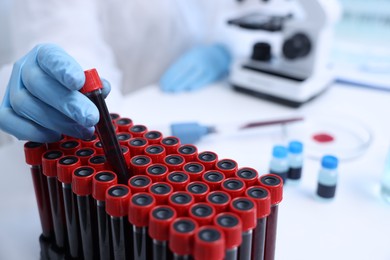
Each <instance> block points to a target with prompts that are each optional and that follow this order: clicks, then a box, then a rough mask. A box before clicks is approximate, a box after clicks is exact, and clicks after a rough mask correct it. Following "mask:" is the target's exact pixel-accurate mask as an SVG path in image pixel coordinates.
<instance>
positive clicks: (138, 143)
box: [129, 137, 147, 146]
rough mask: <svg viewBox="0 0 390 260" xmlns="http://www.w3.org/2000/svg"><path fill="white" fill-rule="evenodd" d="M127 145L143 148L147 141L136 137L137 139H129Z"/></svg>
mask: <svg viewBox="0 0 390 260" xmlns="http://www.w3.org/2000/svg"><path fill="white" fill-rule="evenodd" d="M129 143H130V145H131V146H143V145H145V144H146V143H147V141H146V140H145V139H144V138H141V137H137V138H134V139H131V140H130V141H129Z"/></svg>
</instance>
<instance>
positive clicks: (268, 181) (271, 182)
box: [260, 176, 280, 186]
mask: <svg viewBox="0 0 390 260" xmlns="http://www.w3.org/2000/svg"><path fill="white" fill-rule="evenodd" d="M260 182H261V183H263V184H265V185H268V186H277V185H279V184H280V179H279V178H277V177H275V176H263V177H261V178H260Z"/></svg>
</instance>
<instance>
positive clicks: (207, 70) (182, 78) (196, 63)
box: [160, 44, 231, 92]
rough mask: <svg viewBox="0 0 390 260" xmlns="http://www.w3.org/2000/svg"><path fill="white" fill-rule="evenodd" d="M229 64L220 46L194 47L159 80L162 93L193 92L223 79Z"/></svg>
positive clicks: (225, 50) (226, 52) (228, 56)
mask: <svg viewBox="0 0 390 260" xmlns="http://www.w3.org/2000/svg"><path fill="white" fill-rule="evenodd" d="M230 63H231V56H230V53H229V51H228V50H227V49H226V48H225V47H224V46H223V45H221V44H214V45H210V46H202V47H195V48H193V49H191V50H190V51H189V52H187V53H185V54H184V55H183V56H182V57H180V58H179V59H178V60H177V61H176V62H175V63H174V64H173V65H172V66H171V67H170V68H169V69H168V70H167V71H166V72H165V73H164V75H163V76H162V78H161V79H160V87H161V89H162V90H163V91H167V92H179V91H183V90H195V89H198V88H201V87H203V86H205V85H207V84H210V83H213V82H215V81H217V80H219V79H221V78H222V77H224V76H225V75H226V74H227V72H228V70H229V66H230Z"/></svg>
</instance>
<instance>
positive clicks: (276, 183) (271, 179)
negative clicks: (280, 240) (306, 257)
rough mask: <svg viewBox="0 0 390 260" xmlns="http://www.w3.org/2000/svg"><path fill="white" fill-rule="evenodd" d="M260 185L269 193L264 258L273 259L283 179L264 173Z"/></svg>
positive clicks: (266, 259)
mask: <svg viewBox="0 0 390 260" xmlns="http://www.w3.org/2000/svg"><path fill="white" fill-rule="evenodd" d="M260 186H262V187H265V188H266V189H268V191H269V192H270V194H271V213H270V214H269V215H268V217H267V224H266V226H267V227H266V231H265V252H264V259H265V260H273V259H275V245H276V244H275V243H276V229H277V221H278V208H279V207H278V205H279V203H280V202H281V201H282V199H283V179H282V178H281V177H279V176H278V175H275V174H266V175H263V176H261V177H260Z"/></svg>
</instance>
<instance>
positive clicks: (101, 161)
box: [88, 155, 110, 171]
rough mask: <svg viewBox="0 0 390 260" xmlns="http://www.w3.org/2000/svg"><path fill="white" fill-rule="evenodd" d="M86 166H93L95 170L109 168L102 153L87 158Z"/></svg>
mask: <svg viewBox="0 0 390 260" xmlns="http://www.w3.org/2000/svg"><path fill="white" fill-rule="evenodd" d="M88 166H91V167H93V168H95V170H96V171H105V170H110V167H109V166H108V165H107V159H106V157H105V156H104V155H95V156H92V157H91V158H89V159H88Z"/></svg>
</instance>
